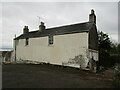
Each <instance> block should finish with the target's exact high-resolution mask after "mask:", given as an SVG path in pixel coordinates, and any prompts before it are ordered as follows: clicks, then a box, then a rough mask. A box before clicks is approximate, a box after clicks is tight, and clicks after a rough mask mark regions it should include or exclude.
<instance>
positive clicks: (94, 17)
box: [89, 9, 96, 24]
mask: <svg viewBox="0 0 120 90" xmlns="http://www.w3.org/2000/svg"><path fill="white" fill-rule="evenodd" d="M89 22H94V23H95V24H96V15H95V11H94V10H93V9H92V10H91V14H89Z"/></svg>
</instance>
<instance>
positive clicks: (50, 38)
mask: <svg viewBox="0 0 120 90" xmlns="http://www.w3.org/2000/svg"><path fill="white" fill-rule="evenodd" d="M48 38H49V40H48V41H49V42H48V43H49V45H53V35H50V36H48Z"/></svg>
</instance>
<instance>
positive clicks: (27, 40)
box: [25, 38, 29, 46]
mask: <svg viewBox="0 0 120 90" xmlns="http://www.w3.org/2000/svg"><path fill="white" fill-rule="evenodd" d="M28 44H29V38H26V40H25V46H27V45H28Z"/></svg>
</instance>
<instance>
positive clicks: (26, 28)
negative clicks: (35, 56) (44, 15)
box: [23, 26, 29, 34]
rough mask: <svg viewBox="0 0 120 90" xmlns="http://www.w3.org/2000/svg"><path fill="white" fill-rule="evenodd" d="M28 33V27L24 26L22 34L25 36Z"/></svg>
mask: <svg viewBox="0 0 120 90" xmlns="http://www.w3.org/2000/svg"><path fill="white" fill-rule="evenodd" d="M28 32H29V29H28V26H24V28H23V34H26V33H28Z"/></svg>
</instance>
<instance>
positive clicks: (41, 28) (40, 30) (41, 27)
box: [39, 22, 45, 32]
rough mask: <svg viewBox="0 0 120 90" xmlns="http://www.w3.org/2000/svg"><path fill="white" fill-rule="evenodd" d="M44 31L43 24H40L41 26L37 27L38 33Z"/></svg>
mask: <svg viewBox="0 0 120 90" xmlns="http://www.w3.org/2000/svg"><path fill="white" fill-rule="evenodd" d="M44 30H45V25H44V22H41V25H40V26H39V32H42V31H44Z"/></svg>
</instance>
